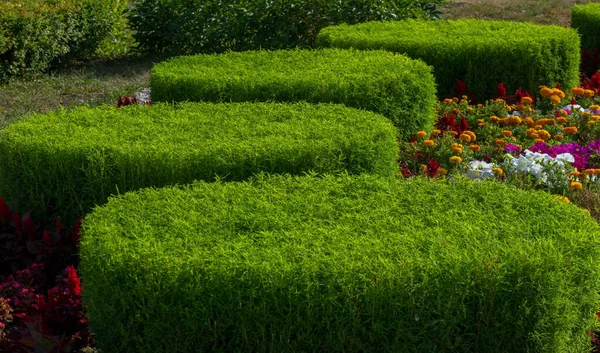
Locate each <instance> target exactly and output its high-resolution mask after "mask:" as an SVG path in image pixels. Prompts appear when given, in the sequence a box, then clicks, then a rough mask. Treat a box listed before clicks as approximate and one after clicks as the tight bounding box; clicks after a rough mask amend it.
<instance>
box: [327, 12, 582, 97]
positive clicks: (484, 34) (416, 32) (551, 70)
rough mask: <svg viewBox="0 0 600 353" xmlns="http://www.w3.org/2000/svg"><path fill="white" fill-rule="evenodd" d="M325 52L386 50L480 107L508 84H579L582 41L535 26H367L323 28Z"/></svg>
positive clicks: (533, 88) (534, 88)
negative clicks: (429, 70) (463, 90)
mask: <svg viewBox="0 0 600 353" xmlns="http://www.w3.org/2000/svg"><path fill="white" fill-rule="evenodd" d="M317 45H318V46H321V47H335V48H356V49H367V50H371V49H378V50H380V49H385V50H389V51H393V52H396V53H401V54H406V55H408V56H409V57H411V58H418V59H421V60H423V61H424V62H426V63H427V64H429V65H431V66H433V72H434V76H435V78H436V82H437V84H438V92H439V94H440V95H441V96H442V97H447V96H448V95H450V94H451V93H452V91H453V90H454V86H455V82H456V80H457V79H460V80H462V81H464V82H466V85H467V89H468V90H470V91H472V92H473V93H474V94H475V96H476V97H477V98H479V101H481V102H483V100H485V99H491V98H496V86H497V85H498V84H499V83H500V82H504V83H505V87H506V89H507V92H508V93H509V94H512V93H514V92H515V91H516V90H517V89H518V88H519V87H522V88H523V90H527V91H529V92H530V93H531V94H534V95H535V94H537V93H538V91H539V88H538V87H539V86H540V85H552V86H553V85H555V84H556V83H560V84H561V86H562V87H563V88H564V89H570V88H572V87H574V86H576V85H578V83H579V61H580V58H579V36H578V35H577V32H576V31H575V30H573V29H570V28H563V27H559V26H543V25H536V24H531V23H520V22H503V21H483V20H473V19H463V20H454V21H417V20H407V21H400V22H369V23H363V24H357V25H352V26H350V25H346V24H342V25H339V26H332V27H328V28H324V29H323V30H322V31H321V32H320V33H319V35H318V37H317Z"/></svg>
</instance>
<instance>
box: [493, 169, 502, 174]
mask: <svg viewBox="0 0 600 353" xmlns="http://www.w3.org/2000/svg"><path fill="white" fill-rule="evenodd" d="M492 173H494V174H496V175H502V174H504V171H503V170H502V168H492Z"/></svg>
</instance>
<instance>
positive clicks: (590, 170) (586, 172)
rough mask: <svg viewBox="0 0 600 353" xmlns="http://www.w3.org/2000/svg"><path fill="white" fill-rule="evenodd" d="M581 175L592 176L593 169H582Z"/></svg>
mask: <svg viewBox="0 0 600 353" xmlns="http://www.w3.org/2000/svg"><path fill="white" fill-rule="evenodd" d="M581 174H583V175H590V174H594V171H593V169H584V170H583V171H582V172H581Z"/></svg>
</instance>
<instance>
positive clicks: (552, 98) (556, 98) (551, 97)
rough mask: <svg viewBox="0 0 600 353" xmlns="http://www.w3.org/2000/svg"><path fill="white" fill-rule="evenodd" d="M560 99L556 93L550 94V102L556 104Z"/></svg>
mask: <svg viewBox="0 0 600 353" xmlns="http://www.w3.org/2000/svg"><path fill="white" fill-rule="evenodd" d="M560 101H561V99H560V97H559V96H557V95H552V96H550V102H552V104H554V105H558V104H559V103H560Z"/></svg>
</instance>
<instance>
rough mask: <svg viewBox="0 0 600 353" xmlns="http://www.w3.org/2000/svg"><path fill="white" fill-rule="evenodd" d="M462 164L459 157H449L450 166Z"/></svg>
mask: <svg viewBox="0 0 600 353" xmlns="http://www.w3.org/2000/svg"><path fill="white" fill-rule="evenodd" d="M460 162H462V158H460V157H459V156H452V157H450V163H452V164H458V163H460Z"/></svg>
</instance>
